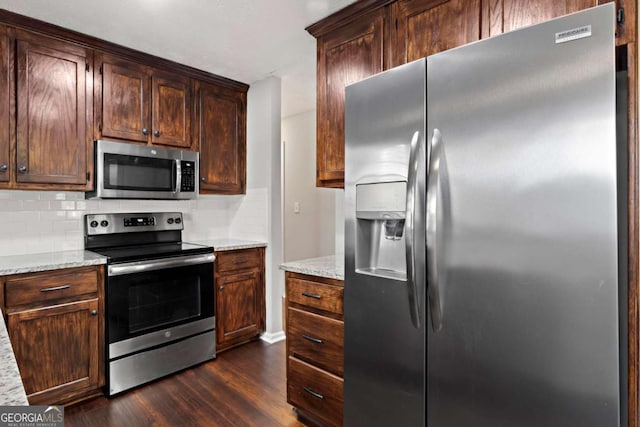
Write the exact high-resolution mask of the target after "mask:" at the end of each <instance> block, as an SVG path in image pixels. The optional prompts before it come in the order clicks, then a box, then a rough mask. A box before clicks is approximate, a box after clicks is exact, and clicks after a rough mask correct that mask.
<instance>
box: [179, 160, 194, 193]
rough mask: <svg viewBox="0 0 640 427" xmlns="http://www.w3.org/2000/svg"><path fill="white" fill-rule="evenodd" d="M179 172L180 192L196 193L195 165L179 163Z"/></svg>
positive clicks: (187, 162) (184, 162)
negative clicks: (180, 178)
mask: <svg viewBox="0 0 640 427" xmlns="http://www.w3.org/2000/svg"><path fill="white" fill-rule="evenodd" d="M180 170H181V175H182V183H181V184H180V191H196V164H195V162H189V161H185V160H182V161H181V162H180Z"/></svg>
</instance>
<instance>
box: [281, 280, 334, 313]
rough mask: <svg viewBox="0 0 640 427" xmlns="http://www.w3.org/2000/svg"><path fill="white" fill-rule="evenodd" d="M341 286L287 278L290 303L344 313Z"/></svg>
mask: <svg viewBox="0 0 640 427" xmlns="http://www.w3.org/2000/svg"><path fill="white" fill-rule="evenodd" d="M343 291H344V288H343V287H341V286H331V285H325V284H324V283H318V282H312V281H310V280H304V279H298V278H294V277H290V278H289V280H287V299H288V300H289V303H296V304H300V305H303V306H306V307H311V308H315V309H318V310H323V311H328V312H331V313H335V314H339V315H342V294H343Z"/></svg>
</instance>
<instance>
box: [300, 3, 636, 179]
mask: <svg viewBox="0 0 640 427" xmlns="http://www.w3.org/2000/svg"><path fill="white" fill-rule="evenodd" d="M601 3H607V0H566V1H555V0H396V1H393V0H362V1H359V2H356V3H354V4H352V5H350V6H348V7H346V8H344V9H342V10H341V11H338V12H336V13H335V14H333V15H331V16H329V17H327V18H325V19H323V20H322V21H320V22H318V23H316V24H313V25H311V26H310V27H308V28H307V31H309V32H310V33H311V34H312V35H313V36H315V37H316V39H317V58H318V61H317V79H318V80H317V135H316V138H317V150H316V159H317V165H316V171H317V175H316V176H317V179H316V185H317V186H320V187H342V186H343V185H344V88H345V86H346V85H348V84H350V83H353V82H356V81H358V80H361V79H363V78H364V77H367V76H369V75H371V74H374V73H377V72H379V71H383V69H387V68H390V67H393V66H397V65H400V64H404V63H406V62H410V61H413V60H416V59H419V58H422V57H425V56H427V55H431V54H434V53H437V52H441V51H443V50H447V49H451V48H454V47H457V46H461V45H463V44H466V43H470V42H473V41H476V40H478V39H480V38H481V37H483V38H486V37H490V36H493V35H496V34H500V33H503V32H506V31H511V30H514V29H517V28H520V27H523V26H526V25H532V24H535V23H538V22H542V21H545V20H548V19H551V18H555V17H557V16H561V15H564V14H567V13H572V12H576V11H579V10H582V9H585V8H588V7H592V6H596V5H597V4H601ZM616 3H617V6H618V8H619V9H622V10H623V12H620V13H621V16H622V17H623V20H622V22H621V23H619V24H618V35H617V43H618V45H622V44H626V43H629V42H633V41H635V31H636V30H635V27H636V24H635V22H636V5H635V3H634V2H633V1H632V0H617V2H616Z"/></svg>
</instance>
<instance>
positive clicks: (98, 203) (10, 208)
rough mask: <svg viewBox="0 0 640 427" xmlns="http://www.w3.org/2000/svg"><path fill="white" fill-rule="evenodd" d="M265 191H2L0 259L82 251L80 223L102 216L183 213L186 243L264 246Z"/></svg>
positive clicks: (82, 232)
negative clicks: (176, 195) (154, 196)
mask: <svg viewBox="0 0 640 427" xmlns="http://www.w3.org/2000/svg"><path fill="white" fill-rule="evenodd" d="M267 208H268V191H267V189H266V188H258V189H249V190H247V194H246V195H242V196H200V197H199V198H198V199H196V200H176V201H173V200H85V198H84V193H82V192H52V191H20V190H0V256H1V255H17V254H30V253H38V252H51V251H59V250H74V249H83V248H84V242H83V239H84V229H83V222H82V217H83V215H84V214H87V213H106V212H162V211H167V212H173V211H175V212H182V213H183V217H184V231H183V234H182V238H183V240H185V241H189V240H191V241H195V240H206V239H216V238H227V237H234V238H244V239H250V240H261V241H266V240H267V221H268V214H267Z"/></svg>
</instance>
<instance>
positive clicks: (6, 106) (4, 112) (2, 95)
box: [0, 26, 12, 182]
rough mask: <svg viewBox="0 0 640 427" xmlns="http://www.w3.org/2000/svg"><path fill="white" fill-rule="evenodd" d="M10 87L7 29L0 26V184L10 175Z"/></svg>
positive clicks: (6, 180) (7, 179)
mask: <svg viewBox="0 0 640 427" xmlns="http://www.w3.org/2000/svg"><path fill="white" fill-rule="evenodd" d="M10 89H11V86H10V85H9V38H8V37H7V28H6V27H3V26H0V182H8V181H9V174H10V173H11V169H12V168H11V163H10V161H9V143H10V137H11V133H10V129H11V122H10V120H11V119H10V117H9V110H10V102H11V101H10V100H11V96H10V94H11V92H10Z"/></svg>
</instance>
